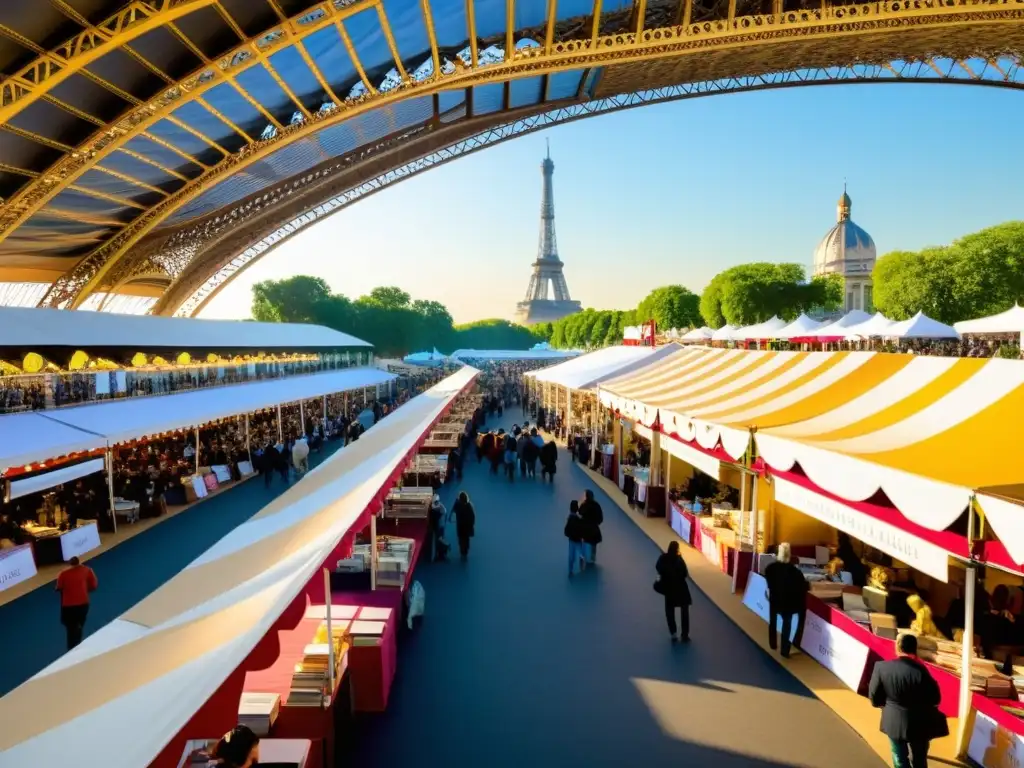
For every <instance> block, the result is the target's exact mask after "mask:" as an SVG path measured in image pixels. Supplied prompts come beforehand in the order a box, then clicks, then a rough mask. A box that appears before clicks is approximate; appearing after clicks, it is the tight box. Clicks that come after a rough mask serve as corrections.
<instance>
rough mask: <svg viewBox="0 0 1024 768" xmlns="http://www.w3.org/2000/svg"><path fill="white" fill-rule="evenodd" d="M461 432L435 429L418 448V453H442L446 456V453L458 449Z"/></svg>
mask: <svg viewBox="0 0 1024 768" xmlns="http://www.w3.org/2000/svg"><path fill="white" fill-rule="evenodd" d="M461 435H462V432H460V431H457V432H452V431H441V430H437V429H435V430H434V431H433V432H431V433H430V436H429V437H427V439H426V440H424V441H423V445H422V446H421V447H420V451H422V452H423V453H434V454H437V453H443V454H444V455H446V456H447V455H448V452H449V451H451V450H454V449H455V448H458V447H459V437H460V436H461Z"/></svg>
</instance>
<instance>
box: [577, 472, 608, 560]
mask: <svg viewBox="0 0 1024 768" xmlns="http://www.w3.org/2000/svg"><path fill="white" fill-rule="evenodd" d="M580 519H582V520H583V522H584V523H585V524H586V530H587V531H588V535H587V536H586V537H584V539H583V541H584V542H585V543H586V544H587V562H588V563H590V564H593V563H594V562H595V561H596V560H597V545H598V544H600V543H601V540H602V537H601V524H602V523H603V522H604V511H603V510H602V509H601V505H600V504H598V503H597V501H596V500H595V499H594V492H593V491H592V490H590V489H589V488H588V489H587V490H586V491H585V492H584V494H583V503H582V504H580Z"/></svg>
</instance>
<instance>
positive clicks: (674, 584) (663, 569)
mask: <svg viewBox="0 0 1024 768" xmlns="http://www.w3.org/2000/svg"><path fill="white" fill-rule="evenodd" d="M654 567H655V570H657V572H658V580H657V581H656V582H655V584H654V589H655V591H656V592H658V593H659V594H661V595H663V596H664V598H665V619H666V621H668V633H669V635H670V636H671V637H672V642H675V641H676V640H677V639H678V640H679V641H680V642H683V643H688V642H690V603H691V602H692V598H691V597H690V585H689V584H687V583H686V579H687V578H688V577H689V575H690V573H689V571H688V570H687V568H686V562H685V561H684V560H683V556H682V555H681V554H680V552H679V542H678V541H672V542H669V545H668V551H667V552H665V553H664V554H662V555H661V556H660V557H658V562H657V564H656V565H655V566H654ZM676 608H678V609H679V626H678V632H679V636H678V637H676V631H677V627H676Z"/></svg>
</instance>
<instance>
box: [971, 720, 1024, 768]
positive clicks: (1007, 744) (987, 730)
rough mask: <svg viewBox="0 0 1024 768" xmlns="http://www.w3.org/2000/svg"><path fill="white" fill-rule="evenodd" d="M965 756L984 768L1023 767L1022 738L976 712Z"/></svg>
mask: <svg viewBox="0 0 1024 768" xmlns="http://www.w3.org/2000/svg"><path fill="white" fill-rule="evenodd" d="M967 756H968V757H970V758H971V760H973V761H974V762H976V763H977V764H978V765H983V766H985V768H1021V766H1024V737H1021V736H1019V735H1018V734H1016V733H1014V732H1013V731H1011V730H1009V729H1007V728H1004V727H1003V726H1001V725H1000V724H999V723H997V722H996V721H995V720H993V719H992V718H991V717H989V716H988V715H983V714H982V713H981V712H978V713H977V716H976V717H975V718H974V730H973V731H971V743H970V744H969V745H968V747H967Z"/></svg>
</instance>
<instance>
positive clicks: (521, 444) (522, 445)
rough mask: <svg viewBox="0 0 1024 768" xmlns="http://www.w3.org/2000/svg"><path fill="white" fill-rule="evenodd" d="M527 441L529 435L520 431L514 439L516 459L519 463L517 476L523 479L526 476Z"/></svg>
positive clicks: (528, 440) (528, 441)
mask: <svg viewBox="0 0 1024 768" xmlns="http://www.w3.org/2000/svg"><path fill="white" fill-rule="evenodd" d="M529 443H530V435H529V434H527V433H526V432H520V433H519V437H518V438H517V439H516V459H517V463H518V464H519V476H520V477H521V478H524V479H525V478H526V448H527V445H529Z"/></svg>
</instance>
